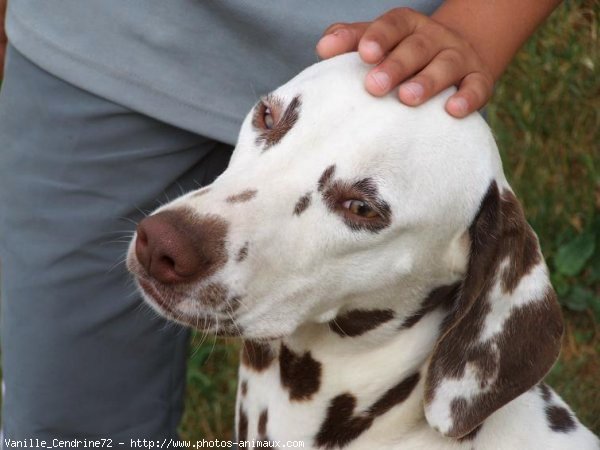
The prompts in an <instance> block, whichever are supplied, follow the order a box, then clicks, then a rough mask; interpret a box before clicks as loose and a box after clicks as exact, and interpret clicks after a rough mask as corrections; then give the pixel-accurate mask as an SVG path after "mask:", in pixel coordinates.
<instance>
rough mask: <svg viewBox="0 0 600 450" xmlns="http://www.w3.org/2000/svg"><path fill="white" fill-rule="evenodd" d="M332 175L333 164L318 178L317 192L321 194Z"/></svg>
mask: <svg viewBox="0 0 600 450" xmlns="http://www.w3.org/2000/svg"><path fill="white" fill-rule="evenodd" d="M334 173H335V164H333V165H331V166H329V167H328V168H327V169H325V170H324V171H323V173H322V174H321V176H320V177H319V183H318V188H317V190H318V191H319V192H323V190H324V189H325V186H327V185H328V184H329V181H330V180H331V177H333V174H334Z"/></svg>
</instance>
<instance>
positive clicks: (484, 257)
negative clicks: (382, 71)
mask: <svg viewBox="0 0 600 450" xmlns="http://www.w3.org/2000/svg"><path fill="white" fill-rule="evenodd" d="M367 70H368V67H366V66H365V65H363V64H362V63H361V62H360V60H359V58H358V57H357V55H356V54H350V55H344V56H340V57H337V58H333V59H331V60H328V61H325V62H321V63H318V64H316V65H314V66H312V67H310V68H308V69H306V70H305V71H304V72H302V73H301V74H300V75H298V76H297V77H296V78H294V79H293V80H291V81H290V82H289V83H287V84H285V85H284V86H282V87H281V88H279V89H277V90H276V91H274V92H273V93H272V94H270V95H268V96H266V97H264V98H263V99H262V100H261V101H259V102H258V104H257V105H256V106H255V108H254V109H253V111H251V112H250V114H249V115H248V116H247V118H246V120H245V121H244V123H243V125H242V128H241V131H240V135H239V139H238V144H237V146H236V149H235V151H234V153H233V156H232V159H231V162H230V165H229V167H228V168H227V170H226V171H225V172H224V173H223V174H222V175H221V176H220V177H219V178H218V179H217V180H216V181H215V182H214V183H212V184H211V185H210V186H208V187H206V188H204V189H201V190H198V191H195V192H191V193H189V194H187V195H184V196H182V197H181V198H179V199H177V200H175V201H173V202H171V203H169V204H167V205H165V206H163V207H161V208H159V209H158V210H157V211H156V212H155V213H154V214H152V215H151V216H150V217H148V218H146V219H145V220H144V221H142V223H141V224H140V226H139V227H138V233H137V237H136V238H135V239H134V241H133V242H132V245H131V247H130V250H129V255H128V266H129V268H130V270H131V271H132V272H133V273H134V274H135V276H136V280H137V282H138V284H139V286H140V287H141V289H142V292H143V293H144V296H145V298H146V300H147V301H148V302H149V303H150V304H151V305H152V306H153V307H155V308H156V309H157V310H158V311H159V312H161V313H162V314H164V315H166V316H167V317H169V318H171V319H173V320H176V321H179V322H181V323H184V324H187V325H191V326H195V327H198V328H203V329H206V330H209V331H216V332H218V333H221V334H228V335H236V334H237V335H242V336H244V337H248V338H254V339H261V338H263V339H269V338H275V337H282V336H286V335H289V334H291V333H293V332H294V330H295V329H296V328H297V327H298V326H299V325H301V324H303V323H306V322H323V321H327V320H330V319H331V318H333V317H335V315H336V314H337V312H338V311H339V310H343V309H344V308H345V307H346V306H347V305H348V304H353V305H356V304H360V302H363V304H364V302H367V301H368V302H369V304H365V305H364V306H365V307H367V308H368V307H377V306H379V305H381V304H389V300H390V298H395V299H396V300H395V301H396V303H397V305H398V309H399V310H402V309H405V310H406V311H407V314H408V313H409V312H413V311H414V310H415V308H416V307H417V305H416V303H415V302H417V301H418V300H419V299H420V298H422V294H423V293H425V292H427V291H429V290H431V289H432V288H434V287H436V286H441V285H447V284H450V283H456V282H459V283H460V289H459V294H458V297H459V298H458V299H457V301H456V303H455V308H454V310H453V311H452V312H451V313H450V316H449V318H448V320H447V321H446V322H445V325H444V329H443V330H442V332H441V335H440V338H439V340H438V342H437V344H436V346H435V349H434V351H433V354H432V357H431V360H430V364H429V371H428V375H427V378H426V398H425V411H426V416H427V419H428V421H429V423H430V424H431V425H432V426H434V427H436V428H438V429H439V430H440V431H441V432H442V433H444V434H447V435H449V436H462V435H464V434H466V433H468V432H470V431H471V430H473V429H474V428H475V427H476V426H477V425H478V424H479V423H481V421H482V420H483V419H484V418H485V417H487V416H488V415H489V414H490V413H491V412H493V411H494V410H496V409H497V408H499V407H500V406H502V405H503V404H505V403H506V402H508V401H510V400H511V399H512V398H514V397H516V396H517V395H519V394H521V393H522V392H524V391H525V390H526V389H528V388H529V387H531V386H532V385H533V384H535V383H536V382H537V381H538V380H539V379H540V378H541V377H542V376H543V375H544V374H545V373H546V372H547V370H548V369H549V368H550V366H551V364H552V363H553V361H554V359H555V358H556V355H557V349H558V341H559V337H560V333H561V325H560V323H561V322H560V312H559V310H558V307H557V304H556V301H555V299H554V297H553V291H552V289H551V286H550V284H549V281H548V276H547V273H546V267H545V264H544V262H543V258H542V256H541V253H540V251H539V247H538V243H537V238H536V237H535V234H533V232H532V231H531V229H530V228H529V226H528V225H527V223H526V222H525V219H524V217H523V213H522V210H521V208H520V205H519V203H518V202H517V200H516V199H515V197H514V195H513V194H512V191H511V190H510V187H509V186H508V183H507V182H506V179H505V178H504V175H503V171H502V165H501V161H500V158H499V155H498V151H497V148H496V145H495V142H494V139H493V137H492V135H491V133H490V131H489V129H488V127H487V125H486V124H485V122H484V121H483V120H482V119H481V118H480V117H479V116H478V115H477V114H472V115H471V116H469V117H467V118H465V119H460V120H459V119H454V118H452V117H450V116H449V115H448V114H447V113H446V112H445V111H444V109H443V103H444V101H445V99H446V98H447V97H448V96H449V95H450V94H451V92H450V91H446V92H444V93H442V94H441V95H439V96H438V97H437V98H434V99H432V100H430V101H429V102H427V103H426V104H424V105H423V106H420V107H418V108H411V107H407V106H404V105H402V104H400V103H399V102H398V101H397V99H395V98H394V97H393V96H392V95H390V96H388V97H385V98H374V97H372V96H370V95H369V94H368V93H366V92H365V91H364V88H363V86H362V80H363V79H364V76H365V74H366V72H367Z"/></svg>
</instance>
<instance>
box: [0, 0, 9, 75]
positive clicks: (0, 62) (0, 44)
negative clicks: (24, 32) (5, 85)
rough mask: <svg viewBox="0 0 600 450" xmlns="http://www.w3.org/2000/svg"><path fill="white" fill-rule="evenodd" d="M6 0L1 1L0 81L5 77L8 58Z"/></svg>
mask: <svg viewBox="0 0 600 450" xmlns="http://www.w3.org/2000/svg"><path fill="white" fill-rule="evenodd" d="M5 22H6V0H0V79H1V78H2V77H3V76H4V58H5V56H6V44H7V42H8V39H7V37H6V29H5Z"/></svg>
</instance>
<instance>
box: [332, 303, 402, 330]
mask: <svg viewBox="0 0 600 450" xmlns="http://www.w3.org/2000/svg"><path fill="white" fill-rule="evenodd" d="M393 318H394V311H392V310H391V309H354V310H352V311H348V312H346V313H344V314H342V315H339V316H337V317H336V318H335V319H333V320H332V321H330V322H329V328H330V329H331V331H333V332H334V333H337V334H339V335H340V336H342V337H346V336H348V337H355V336H360V335H361V334H365V333H366V332H368V331H371V330H373V329H375V328H377V327H378V326H380V325H382V324H384V323H386V322H388V321H390V320H392V319H393Z"/></svg>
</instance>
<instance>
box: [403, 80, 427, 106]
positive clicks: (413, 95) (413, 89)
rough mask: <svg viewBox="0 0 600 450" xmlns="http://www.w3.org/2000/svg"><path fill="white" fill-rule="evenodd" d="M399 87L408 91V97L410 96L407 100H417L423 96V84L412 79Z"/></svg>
mask: <svg viewBox="0 0 600 450" xmlns="http://www.w3.org/2000/svg"><path fill="white" fill-rule="evenodd" d="M400 89H402V90H403V91H404V92H406V93H408V97H410V98H409V100H412V101H413V102H417V101H419V100H421V98H422V97H423V92H424V90H423V86H421V85H420V84H419V83H416V82H414V81H410V82H408V83H404V84H403V85H402V86H400Z"/></svg>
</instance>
